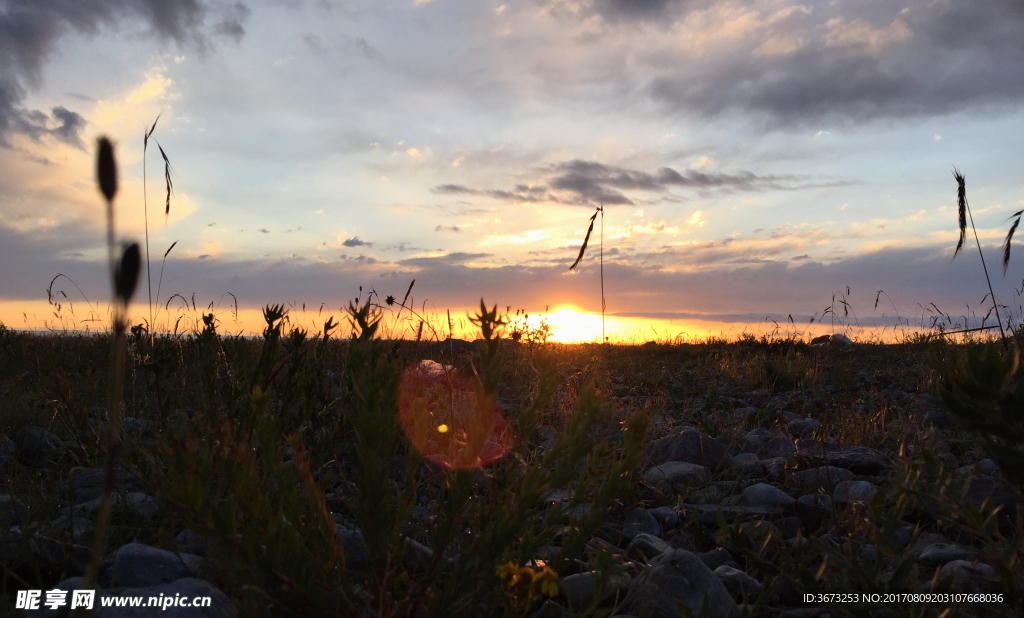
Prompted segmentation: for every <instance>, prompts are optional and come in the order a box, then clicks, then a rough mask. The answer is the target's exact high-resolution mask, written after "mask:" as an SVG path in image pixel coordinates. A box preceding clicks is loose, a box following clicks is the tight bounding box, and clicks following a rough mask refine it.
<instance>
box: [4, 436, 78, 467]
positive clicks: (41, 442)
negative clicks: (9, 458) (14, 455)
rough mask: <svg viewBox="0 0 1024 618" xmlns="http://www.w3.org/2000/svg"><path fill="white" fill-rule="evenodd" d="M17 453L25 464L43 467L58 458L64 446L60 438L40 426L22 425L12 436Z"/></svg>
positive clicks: (64, 448) (62, 452)
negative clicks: (16, 446)
mask: <svg viewBox="0 0 1024 618" xmlns="http://www.w3.org/2000/svg"><path fill="white" fill-rule="evenodd" d="M14 442H15V443H16V444H17V445H18V449H17V452H18V455H19V456H20V457H21V461H23V462H24V463H25V465H26V466H30V467H33V468H43V467H46V466H47V465H49V464H51V463H53V462H55V461H57V460H58V459H60V456H61V455H63V454H64V451H65V450H66V447H65V446H64V443H63V442H62V441H61V439H60V438H58V437H57V436H55V435H54V434H52V433H50V432H48V431H46V430H45V429H43V428H42V427H35V426H31V427H22V428H21V430H19V431H18V433H17V434H16V435H15V436H14Z"/></svg>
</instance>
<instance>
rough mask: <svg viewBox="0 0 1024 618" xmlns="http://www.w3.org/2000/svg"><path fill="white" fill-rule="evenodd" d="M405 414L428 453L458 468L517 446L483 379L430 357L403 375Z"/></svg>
mask: <svg viewBox="0 0 1024 618" xmlns="http://www.w3.org/2000/svg"><path fill="white" fill-rule="evenodd" d="M398 405H399V419H400V420H401V422H402V428H403V429H404V430H405V434H406V435H407V436H408V437H409V440H410V441H411V442H412V443H413V445H414V446H415V447H416V449H417V450H419V451H420V452H421V453H422V454H423V456H424V457H426V458H428V459H430V460H431V461H433V462H435V463H437V464H440V465H444V466H449V467H452V468H472V467H476V466H486V465H487V464H489V463H491V462H493V461H494V460H496V459H498V458H499V457H501V456H502V455H504V454H505V453H506V452H507V451H508V449H509V447H511V446H512V443H513V436H512V429H511V427H510V426H509V425H508V423H507V422H506V421H505V419H504V418H503V417H502V416H501V414H499V413H498V412H497V406H496V402H495V401H494V398H493V397H490V396H488V395H487V394H486V393H484V392H483V390H482V389H481V388H480V385H479V383H478V382H477V381H476V380H474V379H472V378H470V377H468V376H466V375H464V374H462V373H460V372H458V371H456V370H455V368H454V367H452V366H450V365H441V364H440V363H437V362H434V361H432V360H425V361H422V362H420V363H419V364H418V365H414V366H411V367H409V368H407V369H406V370H405V373H403V374H402V381H401V383H400V385H399V391H398Z"/></svg>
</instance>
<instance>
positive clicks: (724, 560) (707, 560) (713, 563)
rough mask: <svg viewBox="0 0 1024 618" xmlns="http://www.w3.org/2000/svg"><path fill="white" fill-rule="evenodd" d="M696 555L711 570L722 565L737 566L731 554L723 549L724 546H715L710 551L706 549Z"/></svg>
mask: <svg viewBox="0 0 1024 618" xmlns="http://www.w3.org/2000/svg"><path fill="white" fill-rule="evenodd" d="M697 557H698V558H700V561H701V562H703V563H704V564H706V565H707V566H708V568H709V569H711V570H712V571H713V570H715V569H717V568H718V567H720V566H722V565H728V566H731V567H734V568H739V565H738V564H736V561H735V560H733V559H732V554H730V553H729V550H727V549H725V548H724V547H716V548H714V549H712V550H711V551H706V552H703V553H700V554H697Z"/></svg>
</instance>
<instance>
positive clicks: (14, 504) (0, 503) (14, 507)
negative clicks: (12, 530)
mask: <svg viewBox="0 0 1024 618" xmlns="http://www.w3.org/2000/svg"><path fill="white" fill-rule="evenodd" d="M24 510H25V504H24V503H23V502H22V501H21V500H18V499H17V498H15V497H14V496H12V495H10V494H0V521H9V520H13V519H15V518H16V517H17V516H18V514H19V513H21V512H22V511H24Z"/></svg>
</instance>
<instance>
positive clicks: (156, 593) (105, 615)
mask: <svg viewBox="0 0 1024 618" xmlns="http://www.w3.org/2000/svg"><path fill="white" fill-rule="evenodd" d="M161 595H163V598H164V599H167V600H168V601H165V602H170V601H173V600H175V599H188V600H190V601H191V600H192V599H194V598H196V597H210V605H209V606H204V607H173V606H169V607H167V608H166V609H163V608H161V609H156V608H154V607H132V608H129V607H103V605H102V602H101V601H100V599H101V598H104V597H106V598H111V597H124V596H140V597H143V598H145V599H147V601H146V602H148V599H149V598H150V597H156V598H158V599H159V598H161ZM96 597H97V599H96V604H95V606H94V607H96V611H95V613H94V614H93V616H94V617H95V618H152V616H160V617H161V618H235V617H236V616H238V610H237V609H235V605H234V604H233V603H232V602H231V599H229V598H228V597H227V595H225V594H224V593H223V592H221V591H220V590H218V589H217V588H215V587H214V586H213V584H211V583H210V582H207V581H203V580H201V579H193V578H190V577H187V578H183V579H179V580H176V581H173V582H171V583H168V584H163V585H159V586H151V587H147V588H127V589H117V590H102V591H97V593H96Z"/></svg>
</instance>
